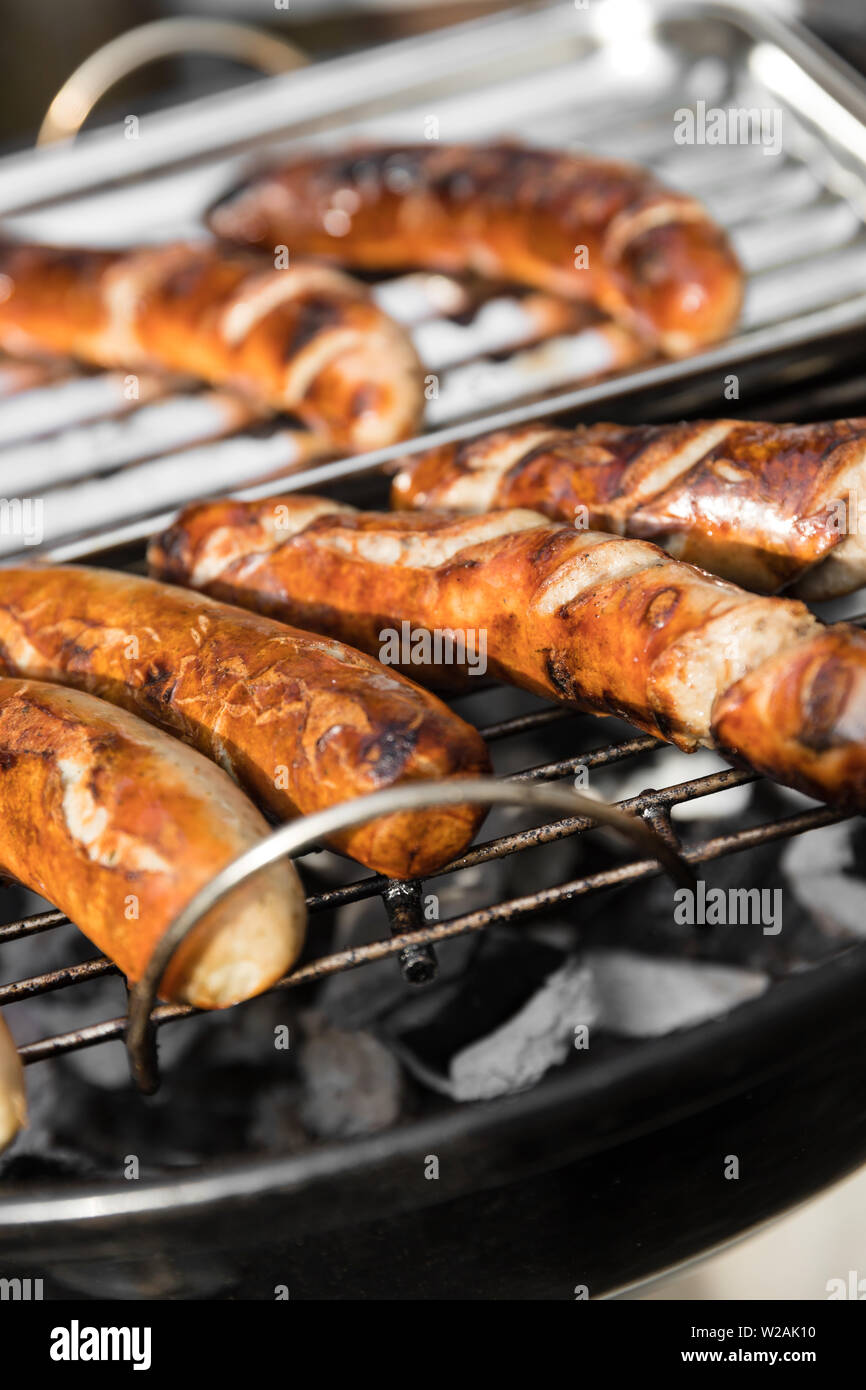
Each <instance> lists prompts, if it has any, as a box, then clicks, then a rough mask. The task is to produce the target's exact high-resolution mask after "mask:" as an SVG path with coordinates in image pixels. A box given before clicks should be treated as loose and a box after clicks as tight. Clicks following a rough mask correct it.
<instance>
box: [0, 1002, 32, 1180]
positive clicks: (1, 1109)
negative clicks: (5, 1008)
mask: <svg viewBox="0 0 866 1390" xmlns="http://www.w3.org/2000/svg"><path fill="white" fill-rule="evenodd" d="M26 1123H27V1090H26V1088H25V1085H24V1067H23V1065H22V1063H21V1058H20V1057H19V1055H18V1049H17V1047H16V1046H15V1040H14V1038H13V1037H12V1034H11V1033H10V1032H9V1029H8V1028H7V1026H6V1021H5V1019H4V1018H3V1016H2V1014H0V1153H2V1152H3V1150H4V1149H5V1148H6V1146H7V1144H11V1143H12V1140H13V1139H14V1138H15V1135H16V1134H17V1133H18V1131H19V1130H20V1129H23V1128H24V1126H25V1125H26Z"/></svg>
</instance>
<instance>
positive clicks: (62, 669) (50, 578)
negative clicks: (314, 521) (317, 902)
mask: <svg viewBox="0 0 866 1390" xmlns="http://www.w3.org/2000/svg"><path fill="white" fill-rule="evenodd" d="M0 662H2V664H3V665H4V666H5V668H6V669H7V671H9V672H12V673H14V674H19V675H27V676H32V677H42V678H46V679H51V680H56V681H60V682H62V683H64V684H68V685H76V686H79V687H81V688H82V689H86V690H90V691H92V692H93V693H94V694H97V695H101V696H102V697H103V698H105V699H108V700H112V701H113V702H115V703H116V704H121V705H125V706H126V707H127V708H129V709H132V710H134V711H135V712H136V713H138V714H140V715H142V716H143V717H144V718H145V719H149V720H151V721H152V722H153V723H156V724H159V725H161V726H162V727H163V728H165V729H168V730H169V731H170V732H171V733H174V734H177V735H179V736H180V737H181V738H183V739H185V740H186V742H188V743H191V744H193V746H195V747H196V748H198V749H199V750H200V751H201V752H203V753H206V754H207V755H208V756H209V757H212V758H214V759H215V760H216V761H217V762H219V763H220V764H221V765H222V766H223V767H224V768H226V770H227V771H229V772H230V773H231V774H232V775H233V776H234V777H235V779H236V780H237V781H238V782H239V783H240V784H241V786H243V787H245V788H246V789H247V790H248V791H250V792H251V793H252V795H253V797H254V798H255V799H256V800H257V801H259V802H260V803H262V804H263V805H265V806H267V807H269V808H270V810H271V811H272V812H273V813H274V814H275V815H276V816H278V817H280V818H282V819H287V818H290V817H293V816H295V815H297V814H298V812H302V813H306V812H310V811H315V810H319V809H321V808H322V807H323V806H331V805H334V804H336V803H338V802H342V801H348V800H350V799H352V798H354V797H357V796H362V795H363V794H364V793H366V792H371V791H376V790H378V789H380V788H383V787H389V786H393V785H394V784H395V783H398V782H407V781H418V780H426V779H429V778H439V777H460V776H468V775H474V774H476V773H478V772H484V771H486V770H487V769H488V767H489V760H488V756H487V750H486V748H485V745H484V741H483V740H482V738H481V737H480V735H479V734H478V732H477V731H476V730H475V729H473V728H471V727H470V725H468V724H466V723H464V722H463V720H462V719H459V718H458V717H457V715H455V714H452V713H451V711H450V710H449V709H447V707H446V706H445V705H443V704H442V703H441V701H439V700H437V699H436V697H435V696H433V695H431V694H430V693H429V692H428V691H426V690H421V689H420V687H418V686H416V685H413V684H412V682H411V681H407V680H404V679H403V677H402V676H400V675H398V674H397V673H396V672H389V671H387V670H386V669H385V668H384V667H383V666H380V665H379V663H378V662H376V661H372V660H371V659H370V658H369V657H367V656H364V655H363V654H362V653H361V652H358V651H353V650H352V649H351V648H349V647H344V646H342V645H341V644H339V643H337V642H333V641H329V640H327V639H325V638H318V637H313V636H310V635H309V634H308V633H305V632H296V631H294V630H293V629H292V628H286V627H284V626H282V625H281V624H279V623H274V622H271V621H269V620H268V619H267V618H261V617H258V616H255V615H253V614H251V613H245V612H242V611H241V610H239V609H236V608H234V609H233V608H227V607H226V606H225V605H224V604H221V603H216V602H214V601H213V600H212V599H206V598H202V597H201V596H200V595H197V594H191V593H189V592H188V591H187V590H183V589H175V588H171V587H169V586H168V585H165V584H157V583H155V582H154V581H153V580H150V579H141V578H139V577H138V576H136V575H130V574H120V573H115V572H110V571H108V570H97V569H84V568H77V567H74V566H60V565H56V566H54V565H52V566H44V567H40V566H25V567H22V568H19V569H5V570H2V571H0ZM483 814H484V813H483V810H481V809H480V808H478V807H471V806H453V807H452V806H443V807H440V808H437V809H435V810H431V811H419V812H402V813H400V814H397V815H392V816H385V817H381V818H380V819H378V820H376V821H374V822H372V824H370V825H366V826H362V827H361V828H360V829H357V830H351V831H346V832H345V833H344V834H342V835H340V836H339V837H338V838H337V839H336V840H335V843H337V844H338V846H339V847H340V848H342V849H344V850H345V852H346V853H347V854H350V855H352V856H353V857H354V858H355V859H359V860H360V861H361V863H363V864H368V865H369V866H370V867H371V868H373V869H378V870H379V871H380V872H381V873H384V874H389V875H393V876H395V877H410V876H413V875H416V874H424V873H430V872H432V871H433V870H435V869H437V868H441V867H442V865H443V864H445V863H446V862H447V861H448V860H449V859H451V858H453V857H454V855H456V854H459V853H460V851H461V850H462V849H464V848H465V847H466V845H467V844H468V843H469V841H470V840H471V838H472V836H473V835H474V833H475V831H476V830H477V828H478V826H479V824H480V822H481V820H482V819H483Z"/></svg>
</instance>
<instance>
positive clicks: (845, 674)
mask: <svg viewBox="0 0 866 1390" xmlns="http://www.w3.org/2000/svg"><path fill="white" fill-rule="evenodd" d="M713 727H714V732H715V738H716V743H717V745H718V747H719V749H720V751H721V752H722V753H724V755H725V757H726V758H729V759H730V760H731V761H733V762H746V763H748V764H749V765H750V766H751V767H756V768H757V769H758V770H759V771H760V772H768V773H769V774H770V776H771V777H775V778H777V780H778V781H780V782H786V783H788V785H789V786H794V787H799V788H800V790H801V791H804V792H806V793H807V795H809V796H814V797H817V798H818V799H819V800H821V801H831V802H834V803H835V804H837V805H840V806H846V807H849V808H850V809H851V810H856V811H862V810H863V809H864V805H866V634H864V633H862V632H861V631H860V630H859V629H858V628H856V627H851V626H850V624H848V623H835V624H834V625H833V626H832V627H827V628H823V629H820V630H819V631H818V632H817V633H816V634H815V635H814V636H813V637H812V638H810V639H809V640H807V641H805V642H799V643H797V644H795V645H794V646H791V647H788V648H785V649H783V650H781V651H779V652H777V653H776V655H775V656H773V657H771V658H770V659H769V660H768V661H765V662H764V663H763V664H762V665H761V666H759V667H757V669H756V670H754V671H750V672H749V673H748V675H746V676H744V677H743V678H742V680H739V681H738V682H737V683H736V685H733V686H731V687H730V689H728V690H726V691H724V693H723V694H722V695H721V696H720V697H719V699H718V701H717V702H716V709H715V714H714V722H713Z"/></svg>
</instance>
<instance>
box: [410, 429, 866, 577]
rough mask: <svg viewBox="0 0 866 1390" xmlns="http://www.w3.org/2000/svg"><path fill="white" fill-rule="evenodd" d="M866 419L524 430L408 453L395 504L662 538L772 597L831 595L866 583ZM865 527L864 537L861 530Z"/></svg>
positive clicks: (668, 546) (683, 554)
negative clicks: (791, 590)
mask: <svg viewBox="0 0 866 1390" xmlns="http://www.w3.org/2000/svg"><path fill="white" fill-rule="evenodd" d="M858 497H866V419H855V420H831V421H827V422H826V423H823V424H811V425H775V424H765V423H763V422H761V421H739V420H696V421H692V422H682V423H679V424H674V425H610V424H597V425H580V426H578V427H577V429H572V430H564V429H557V428H554V427H552V426H549V425H544V424H540V425H524V426H521V427H520V428H518V429H513V430H499V431H497V432H496V433H494V434H489V435H484V436H483V437H481V438H479V439H474V440H469V441H468V442H467V443H465V444H446V445H443V446H442V447H441V448H438V449H431V450H428V451H427V452H426V453H423V454H419V455H417V456H416V457H415V458H413V459H409V460H407V461H406V462H405V464H404V465H403V466H402V467H401V469H400V471H399V472H398V473H397V475H396V477H395V479H394V483H393V488H392V493H391V502H392V505H393V506H395V507H397V508H417V509H421V510H423V509H424V508H429V507H434V508H435V507H445V508H450V509H454V510H457V511H462V512H485V511H488V510H489V509H490V508H491V507H531V508H533V509H534V510H535V511H539V512H543V513H544V514H545V516H550V517H553V518H555V519H556V520H558V521H569V522H572V523H573V524H576V525H578V526H591V527H594V528H597V529H598V530H603V531H613V532H616V533H618V534H620V535H628V536H634V537H636V538H639V539H643V540H652V541H655V542H656V543H657V544H658V545H661V546H663V547H664V549H665V550H667V551H668V552H669V553H670V554H672V555H675V556H676V557H677V559H680V560H687V561H689V562H690V563H691V564H695V565H700V566H701V567H702V568H703V569H707V570H710V571H711V572H712V573H713V574H718V575H721V576H722V578H724V579H731V580H733V581H734V582H735V583H737V584H743V585H745V586H746V587H747V588H749V589H755V590H757V591H759V592H762V593H775V592H776V591H777V590H779V589H784V588H787V587H789V586H795V592H796V593H797V594H798V595H799V596H800V597H802V598H814V599H819V598H831V597H833V596H835V595H837V594H844V593H848V592H850V591H851V590H852V589H856V588H858V587H859V586H860V585H861V584H862V583H864V581H866V506H864V517H863V524H862V527H861V526H860V525H859V524H858V522H859V508H858V506H857V499H858ZM861 532H862V533H861Z"/></svg>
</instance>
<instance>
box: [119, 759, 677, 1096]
mask: <svg viewBox="0 0 866 1390" xmlns="http://www.w3.org/2000/svg"><path fill="white" fill-rule="evenodd" d="M465 802H477V803H479V804H481V805H486V806H522V807H524V808H535V809H539V810H545V811H561V812H563V813H564V814H565V815H580V816H586V817H587V818H588V819H590V820H592V821H595V822H598V823H599V824H602V825H608V826H610V827H611V828H612V829H614V830H618V831H619V832H620V834H622V835H624V836H625V837H626V838H627V839H630V840H632V841H634V842H635V843H636V844H637V845H638V846H639V848H640V849H641V850H643V851H644V852H645V853H646V856H647V858H649V859H657V860H658V861H659V863H660V864H661V865H662V866H663V868H665V869H667V870H668V872H669V873H670V874H671V876H672V877H673V878H674V879H675V880H676V881H677V882H678V883H682V884H685V885H686V886H688V887H692V886H693V884H694V881H695V880H694V874H693V872H692V870H691V869H690V868H689V866H688V865H687V863H686V861H685V860H684V859H683V858H682V857H681V855H679V854H678V853H677V851H676V849H674V848H673V846H672V845H671V844H670V843H668V842H667V841H666V840H665V839H663V838H662V836H661V835H660V834H659V833H658V832H657V831H656V830H653V829H652V828H651V827H650V826H649V825H648V824H647V823H646V822H645V821H643V820H641V818H640V817H639V816H636V815H634V814H633V813H632V812H630V811H622V810H620V809H619V807H617V806H611V805H610V804H609V803H608V802H606V801H600V800H597V799H596V798H595V797H589V796H583V795H581V793H580V792H577V791H573V790H571V789H570V788H567V787H558V786H549V785H543V786H534V785H527V784H526V783H521V782H500V781H499V780H498V779H497V778H495V777H471V778H466V779H465V780H463V779H460V780H453V779H450V780H448V781H440V782H409V783H404V784H403V785H401V786H397V787H388V788H386V790H384V791H380V792H372V793H371V794H370V795H369V796H362V797H356V798H355V799H354V800H353V801H344V802H342V803H341V804H340V805H338V806H328V807H326V808H325V810H323V811H316V812H314V813H313V814H312V815H309V816H302V817H301V818H300V819H299V820H296V821H290V822H289V823H288V824H287V825H283V826H280V828H279V829H278V830H275V831H274V832H273V834H272V835H269V836H268V838H267V839H266V840H262V841H260V842H259V844H257V845H253V846H252V847H251V848H250V849H248V850H245V851H244V852H243V854H239V855H238V857H237V858H236V859H233V860H232V862H231V863H230V864H227V865H226V866H225V868H224V869H221V870H220V872H219V873H218V874H216V876H215V877H214V878H212V879H211V880H210V882H209V883H206V884H205V885H204V887H203V888H201V889H199V891H198V893H196V895H195V897H194V898H193V899H192V900H191V902H189V903H188V904H187V906H186V907H185V908H184V909H183V911H182V912H181V913H179V914H178V916H177V917H176V918H175V920H174V921H173V922H172V923H171V925H170V926H169V928H168V929H167V931H166V932H165V933H164V934H163V936H162V937H161V938H160V940H159V942H158V943H157V946H156V949H155V950H154V953H153V955H152V956H151V958H150V961H149V962H148V966H147V969H146V970H145V972H144V974H143V975H142V977H141V979H140V980H139V981H138V983H137V984H136V985H135V987H134V988H133V989H132V991H131V992H130V996H129V1022H128V1024H127V1028H126V1046H127V1050H128V1052H129V1059H130V1068H131V1071H132V1075H133V1077H134V1079H135V1081H136V1083H137V1085H138V1086H139V1088H140V1089H141V1090H142V1091H145V1092H147V1093H150V1092H152V1091H154V1090H155V1089H156V1084H157V1071H156V1048H155V1042H154V1033H155V1030H154V1028H153V1024H152V1022H151V1017H150V1015H151V1010H152V1009H153V1007H154V1004H155V1003H156V997H157V992H158V990H159V985H160V981H161V980H162V977H163V975H164V974H165V972H166V969H167V968H168V964H169V961H170V960H171V958H172V956H173V955H174V953H175V951H176V950H177V948H178V947H179V946H180V944H181V942H182V941H183V940H184V938H185V937H186V936H188V934H189V933H190V932H191V931H192V930H193V928H194V927H195V926H197V924H198V922H199V921H200V920H201V918H202V917H204V916H205V915H206V914H207V913H208V912H210V911H211V909H212V908H213V907H215V906H216V904H217V903H218V902H221V901H222V899H223V898H224V897H225V896H226V895H227V894H228V893H230V892H231V891H232V890H233V889H234V888H236V887H237V886H238V885H239V884H241V883H244V882H245V881H246V880H247V879H248V878H251V877H252V875H253V874H255V873H258V871H259V870H260V869H263V868H265V867H266V866H267V865H268V864H273V863H274V861H275V860H277V859H281V858H283V856H284V855H290V854H299V853H301V852H302V851H303V850H307V849H310V848H311V846H313V845H316V844H320V843H321V841H322V840H326V839H328V838H329V837H330V836H332V835H335V834H337V833H338V832H339V831H342V830H349V829H354V828H355V827H356V826H359V825H365V824H366V823H367V822H368V821H371V820H376V819H377V818H378V817H379V816H387V815H393V814H394V813H395V812H398V811H420V810H427V809H429V808H430V807H431V806H449V805H460V804H462V803H465Z"/></svg>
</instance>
